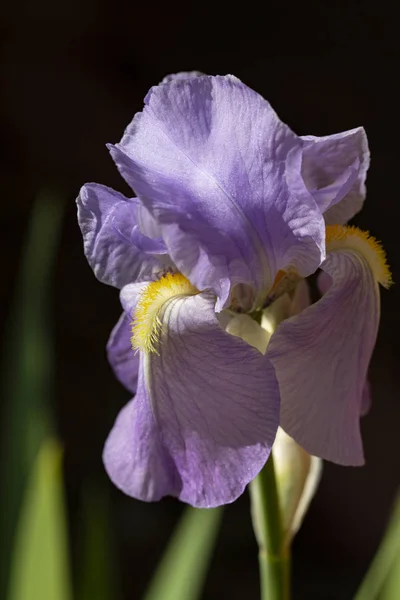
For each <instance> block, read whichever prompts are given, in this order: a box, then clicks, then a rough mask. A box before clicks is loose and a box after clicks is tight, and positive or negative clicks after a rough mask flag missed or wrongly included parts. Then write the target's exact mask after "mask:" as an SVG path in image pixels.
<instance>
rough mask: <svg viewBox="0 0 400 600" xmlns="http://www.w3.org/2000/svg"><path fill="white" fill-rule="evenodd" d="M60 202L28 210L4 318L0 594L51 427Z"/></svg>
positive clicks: (43, 197)
mask: <svg viewBox="0 0 400 600" xmlns="http://www.w3.org/2000/svg"><path fill="white" fill-rule="evenodd" d="M62 212H63V202H60V198H59V197H57V196H55V195H54V194H51V193H50V192H49V191H48V192H42V193H41V194H39V196H38V198H37V200H36V202H35V204H34V208H33V213H32V217H31V220H30V223H29V227H28V232H27V236H26V241H25V245H24V249H23V252H22V257H21V266H20V269H19V273H18V276H17V281H16V288H15V291H14V295H13V300H12V304H11V311H10V314H9V316H8V320H7V327H6V333H5V336H4V346H3V360H2V371H3V372H2V373H1V378H0V379H1V382H2V388H3V389H2V390H1V391H2V397H3V399H4V403H3V406H4V409H3V412H2V414H1V418H0V423H1V425H0V426H1V431H0V443H1V450H0V451H1V455H2V456H3V457H7V459H6V460H3V461H1V472H0V480H1V482H2V493H1V495H0V598H4V597H5V595H6V589H7V585H8V583H7V582H8V575H9V569H10V556H11V552H12V544H13V536H14V533H15V530H16V526H17V521H18V515H19V511H20V507H21V501H22V497H23V495H24V491H25V486H26V482H27V479H28V476H29V473H30V472H31V469H32V466H33V463H34V461H35V459H36V457H37V454H38V451H39V448H40V446H41V444H42V442H43V440H44V439H45V437H46V436H47V435H48V434H49V431H50V430H51V423H50V421H51V416H50V414H51V413H50V409H49V400H50V398H51V395H52V379H53V373H54V350H53V348H52V344H51V335H50V326H49V323H50V318H49V316H50V313H51V301H50V300H51V283H52V281H51V273H52V267H53V262H54V259H55V253H56V248H57V243H58V239H59V234H60V224H61V217H62Z"/></svg>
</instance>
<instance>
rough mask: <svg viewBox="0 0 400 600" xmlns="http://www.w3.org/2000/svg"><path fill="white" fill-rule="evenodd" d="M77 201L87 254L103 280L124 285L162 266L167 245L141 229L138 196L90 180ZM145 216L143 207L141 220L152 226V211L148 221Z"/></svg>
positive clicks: (97, 275) (119, 285)
mask: <svg viewBox="0 0 400 600" xmlns="http://www.w3.org/2000/svg"><path fill="white" fill-rule="evenodd" d="M77 204H78V221H79V225H80V228H81V230H82V234H83V241H84V249H85V255H86V258H87V259H88V261H89V264H90V266H91V267H92V269H93V271H94V273H95V275H96V277H97V278H98V279H100V281H102V282H103V283H108V284H109V285H113V286H115V287H118V288H121V287H123V286H124V285H126V284H127V283H131V282H133V281H136V280H138V279H139V280H140V279H149V278H152V277H153V275H154V273H157V272H158V271H160V270H162V266H163V263H164V261H165V259H164V257H163V255H164V254H165V253H166V249H165V245H164V243H163V242H162V240H160V239H158V240H157V239H152V238H150V237H148V236H147V235H145V234H144V233H143V232H142V231H141V230H140V229H139V226H138V214H137V213H138V209H139V208H140V205H139V200H137V199H136V198H135V199H128V198H125V196H123V195H122V194H119V193H118V192H115V191H114V190H112V189H110V188H107V187H105V186H102V185H98V184H96V183H88V184H86V185H84V186H83V187H82V189H81V191H80V194H79V196H78V199H77ZM145 217H146V215H145V214H144V211H143V210H142V211H141V222H142V224H143V226H145V225H147V227H150V224H149V217H150V215H149V217H148V218H147V222H145ZM150 218H151V217H150Z"/></svg>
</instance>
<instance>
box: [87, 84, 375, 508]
mask: <svg viewBox="0 0 400 600" xmlns="http://www.w3.org/2000/svg"><path fill="white" fill-rule="evenodd" d="M109 149H110V152H111V155H112V157H113V159H114V161H115V163H116V165H117V167H118V169H119V171H120V172H121V174H122V176H123V177H124V179H125V180H126V181H127V182H128V184H129V185H130V186H131V188H132V189H133V190H134V191H135V193H136V197H134V198H125V197H124V196H122V195H121V194H119V193H118V192H115V191H113V190H111V189H109V188H106V187H104V186H101V185H98V184H87V185H85V186H83V188H82V190H81V192H80V196H79V198H78V207H79V223H80V226H81V229H82V233H83V237H84V247H85V254H86V256H87V258H88V261H89V263H90V265H91V266H92V268H93V270H94V272H95V274H96V276H97V277H98V278H99V279H100V281H102V282H104V283H107V284H110V285H113V286H116V287H118V288H122V289H121V302H122V306H123V309H124V311H123V313H122V316H121V318H120V320H119V322H118V323H117V325H116V326H115V328H114V330H113V332H112V334H111V337H110V340H109V342H108V346H107V351H108V357H109V360H110V363H111V365H112V367H113V368H114V371H115V373H116V375H117V377H118V378H119V380H120V381H121V382H122V383H123V384H124V385H125V386H126V387H127V388H128V389H129V390H130V392H131V393H132V394H134V398H133V399H132V400H131V401H130V402H129V403H128V404H127V405H126V406H125V407H124V408H123V410H122V411H121V412H120V414H119V416H118V418H117V420H116V423H115V425H114V427H113V429H112V431H111V433H110V435H109V437H108V439H107V442H106V445H105V450H104V463H105V466H106V469H107V472H108V473H109V476H110V477H111V479H112V480H113V482H114V483H115V484H116V485H117V486H118V487H119V488H120V489H121V490H123V491H124V492H125V493H127V494H129V495H131V496H133V497H135V498H139V499H142V500H146V501H151V500H158V499H160V498H162V497H163V496H165V495H172V496H176V497H178V498H180V499H181V500H183V501H185V502H188V503H190V504H192V505H194V506H198V507H212V506H217V505H220V504H225V503H228V502H232V501H233V500H235V499H236V498H237V497H238V496H239V495H240V494H241V493H242V492H243V490H244V488H245V487H246V485H247V484H248V483H249V482H250V481H251V480H252V479H253V478H254V477H255V476H256V475H257V473H258V472H259V471H260V469H261V468H262V467H263V465H264V464H265V462H266V460H267V459H268V456H269V453H270V451H271V447H272V445H273V443H274V439H275V435H276V431H277V427H278V424H281V426H282V427H283V428H284V429H285V430H286V431H287V432H288V433H289V434H290V435H291V436H292V437H294V438H295V439H296V441H298V442H299V443H300V444H301V445H302V446H303V447H304V448H305V449H306V450H308V451H309V452H310V453H313V454H316V455H318V456H321V457H323V458H327V459H330V460H333V461H335V462H339V463H342V464H360V463H361V462H362V460H363V455H362V445H361V438H360V432H359V417H360V414H361V412H362V397H363V390H364V388H365V382H366V371H367V367H368V363H369V359H370V356H371V353H372V349H373V346H374V342H375V336H376V329H377V324H378V319H379V296H378V295H377V294H378V292H377V281H378V280H379V277H378V275H377V271H376V272H375V271H374V264H375V263H374V262H373V261H374V256H375V254H373V249H371V248H372V246H371V243H370V241H368V240H367V241H365V240H364V241H365V244H364V245H363V243H364V242H363V239H361V237H360V235H359V234H358V233H354V232H353V233H354V235H353V237H352V236H351V235H350V230H349V229H347V228H344V227H339V229H337V228H336V229H335V228H333V229H332V228H331V233H330V238H329V239H328V238H326V223H328V224H330V223H335V224H343V223H345V222H346V221H347V219H349V218H350V217H352V216H353V215H354V214H355V213H356V212H357V211H358V210H359V209H360V208H361V206H362V203H363V200H364V196H365V186H364V181H365V176H366V171H367V168H368V161H369V154H368V147H367V141H366V136H365V133H364V130H363V129H362V128H358V129H353V130H351V131H347V132H344V133H340V134H336V135H332V136H327V137H322V138H321V137H320V138H318V137H313V136H305V137H299V136H297V135H295V134H294V133H293V132H292V131H291V130H290V129H289V127H288V126H287V125H285V124H284V123H282V122H281V121H280V120H279V118H278V116H277V115H276V113H275V112H274V111H273V110H272V108H271V106H270V105H269V104H268V102H266V101H265V100H264V99H263V98H262V97H261V96H259V95H258V94H257V93H256V92H254V91H253V90H251V89H250V88H248V87H247V86H245V85H244V84H243V83H241V82H240V81H239V80H238V79H237V78H235V77H233V76H230V75H228V76H226V77H211V76H199V74H197V73H190V74H180V75H179V76H170V77H168V78H166V80H164V81H163V82H162V84H160V85H158V86H156V87H153V88H152V89H151V90H150V92H149V93H148V95H147V97H146V99H145V107H144V110H143V112H141V113H139V114H137V115H136V116H135V117H134V119H133V121H132V123H131V124H130V125H129V126H128V127H127V129H126V131H125V133H124V136H123V138H122V140H121V142H120V143H119V144H116V145H110V146H109ZM325 221H326V222H325ZM328 229H329V228H328ZM357 231H358V230H357ZM349 240H350V241H349ZM352 240H353V241H352ZM354 240H355V241H354ZM353 242H354V243H353ZM346 244H347V245H346ZM368 249H369V250H370V251H371V252H370V254H368V252H369V250H368ZM327 250H328V253H327ZM375 266H376V265H375ZM378 267H379V265H378V266H377V267H376V269H378ZM318 268H321V269H322V270H323V272H325V274H326V279H324V280H323V281H322V282H321V285H322V288H323V292H325V293H324V295H323V296H322V298H321V300H320V301H318V302H317V303H315V304H313V305H311V306H308V304H309V302H308V301H307V302H305V304H304V306H303V307H302V308H303V310H302V311H301V312H300V313H299V314H295V313H296V312H298V311H296V310H292V312H291V315H292V316H290V315H287V316H290V318H288V319H286V320H285V321H283V322H282V323H281V324H280V325H279V326H278V327H277V329H276V332H275V333H274V334H273V335H272V338H271V341H270V343H269V345H268V349H267V351H266V352H265V348H264V350H261V351H260V348H259V347H257V344H251V342H250V343H249V341H245V339H242V338H244V337H245V336H239V335H233V334H232V333H231V332H230V330H229V327H228V323H229V322H230V321H231V320H232V318H236V316H237V318H238V319H244V321H243V322H245V321H246V320H247V321H248V322H251V323H252V324H253V325H252V326H254V327H258V328H259V329H260V330H261V327H260V325H258V323H256V322H255V321H253V320H252V319H250V317H249V315H250V314H254V311H257V310H259V309H260V308H262V307H263V306H264V305H265V301H266V298H267V297H268V295H269V294H270V292H271V289H272V288H273V287H274V282H275V281H277V275H278V273H279V272H285V273H286V274H293V273H295V275H296V278H297V279H299V280H300V279H301V278H305V277H307V276H308V275H310V274H312V273H314V272H315V271H316V270H317V269H318ZM278 277H280V275H279V276H278ZM132 323H133V325H132ZM252 326H251V327H252ZM251 327H250V329H251Z"/></svg>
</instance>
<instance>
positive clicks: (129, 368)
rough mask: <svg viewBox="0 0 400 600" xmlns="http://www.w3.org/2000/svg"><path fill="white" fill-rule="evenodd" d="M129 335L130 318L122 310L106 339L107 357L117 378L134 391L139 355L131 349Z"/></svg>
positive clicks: (130, 331) (130, 334)
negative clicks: (108, 337)
mask: <svg viewBox="0 0 400 600" xmlns="http://www.w3.org/2000/svg"><path fill="white" fill-rule="evenodd" d="M131 337H132V319H131V317H129V315H127V314H126V313H125V312H123V313H122V315H121V316H120V318H119V321H118V323H117V324H116V326H115V327H114V329H113V330H112V332H111V335H110V339H109V340H108V343H107V357H108V362H109V363H110V365H111V366H112V368H113V370H114V373H115V376H116V377H117V379H119V381H120V382H121V383H122V385H124V386H125V387H126V388H127V389H128V390H129V391H130V392H132V393H135V391H136V386H137V379H138V370H139V355H138V354H137V353H135V351H134V350H133V349H132V343H131Z"/></svg>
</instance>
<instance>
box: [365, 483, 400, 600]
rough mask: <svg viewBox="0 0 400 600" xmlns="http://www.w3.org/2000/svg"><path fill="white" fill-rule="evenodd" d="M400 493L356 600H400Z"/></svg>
mask: <svg viewBox="0 0 400 600" xmlns="http://www.w3.org/2000/svg"><path fill="white" fill-rule="evenodd" d="M399 571H400V493H398V495H397V499H396V502H395V505H394V509H393V512H392V516H391V519H390V522H389V525H388V527H387V529H386V533H385V535H384V538H383V540H382V542H381V544H380V547H379V549H378V552H377V553H376V555H375V557H374V559H373V561H372V564H371V566H370V568H369V570H368V572H367V574H366V576H365V578H364V580H363V582H362V584H361V586H360V588H359V590H358V592H357V594H356V596H355V598H354V600H377V599H378V598H379V600H398V599H399V598H400V575H399Z"/></svg>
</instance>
